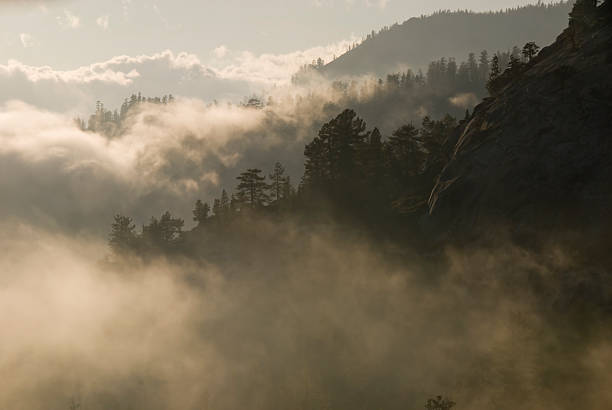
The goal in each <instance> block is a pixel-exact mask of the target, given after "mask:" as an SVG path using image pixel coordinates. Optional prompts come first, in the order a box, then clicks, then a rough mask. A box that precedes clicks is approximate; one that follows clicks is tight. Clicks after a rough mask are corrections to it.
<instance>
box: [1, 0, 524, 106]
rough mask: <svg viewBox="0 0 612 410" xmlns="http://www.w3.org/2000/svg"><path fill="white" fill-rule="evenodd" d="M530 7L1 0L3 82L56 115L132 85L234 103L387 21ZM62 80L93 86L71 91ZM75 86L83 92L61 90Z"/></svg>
mask: <svg viewBox="0 0 612 410" xmlns="http://www.w3.org/2000/svg"><path fill="white" fill-rule="evenodd" d="M527 3H529V1H528V0H487V1H485V0H463V1H461V3H460V4H459V3H458V2H457V0H411V1H407V0H260V1H248V2H246V1H238V0H173V1H170V0H158V1H154V2H151V1H143V0H107V1H104V2H93V1H84V0H50V1H44V0H40V1H39V0H0V7H1V10H0V84H2V85H3V89H5V90H8V91H7V95H5V99H23V100H25V101H26V102H30V103H33V104H36V105H39V106H42V107H44V108H50V105H51V104H55V105H56V107H54V108H56V109H57V110H60V111H80V110H83V109H84V106H85V105H87V104H91V100H92V99H95V98H104V99H107V100H109V103H111V104H113V105H116V104H117V103H118V102H120V101H121V99H122V98H123V96H125V95H126V94H128V93H130V92H134V91H136V90H137V89H138V91H143V92H144V93H146V94H147V95H151V94H156V95H161V94H165V93H169V92H174V93H175V94H180V93H181V92H182V91H185V92H186V91H193V90H194V89H197V91H198V93H199V94H198V97H204V95H206V96H207V97H208V100H210V101H212V100H213V99H225V100H236V99H238V98H239V97H240V96H244V95H246V94H250V93H252V94H255V93H257V92H259V91H260V90H261V89H262V88H263V87H270V86H275V85H279V84H282V83H284V82H287V81H288V80H289V78H290V76H291V74H292V73H294V72H295V71H296V70H297V68H299V66H300V65H302V64H305V63H307V62H310V61H312V60H313V59H315V58H318V57H322V58H324V59H325V60H326V61H329V60H330V59H331V58H332V56H333V55H339V54H342V53H343V52H344V51H346V49H347V47H348V45H349V44H350V43H351V42H353V41H356V40H359V39H361V38H362V37H363V36H364V35H365V34H367V33H369V32H371V31H372V30H378V29H380V28H381V27H383V26H385V25H391V24H393V23H395V22H402V21H404V20H406V19H408V18H410V17H413V16H419V15H422V14H428V13H431V12H433V11H436V10H440V9H458V8H461V9H472V10H477V11H480V10H492V9H502V8H506V7H513V6H517V5H523V4H527ZM145 72H148V75H146V76H145V74H144V73H145ZM195 77H198V79H199V81H197V84H195V83H194V81H193V80H194V78H195ZM3 79H4V80H7V81H3ZM8 80H10V81H8ZM200 80H201V81H200ZM45 82H47V83H48V84H42V83H45ZM5 83H6V84H5ZM60 83H72V84H80V85H83V84H85V85H87V87H85V88H86V89H83V87H81V88H79V89H77V90H73V89H70V90H64V89H62V87H59V88H58V84H60ZM102 84H103V85H105V86H104V87H103V86H102ZM160 85H161V86H160ZM130 86H131V87H130ZM51 89H53V90H51ZM53 91H55V93H54V92H53ZM92 93H99V95H98V96H96V97H93V96H91V94H92ZM54 94H59V95H60V96H61V97H62V98H61V101H57V99H55V98H54V97H53V95H54ZM72 94H75V95H76V94H78V95H81V96H88V97H87V98H85V97H83V98H80V99H78V101H77V99H71V98H68V97H66V95H68V96H70V95H72ZM21 96H23V97H22V98H20V97H21Z"/></svg>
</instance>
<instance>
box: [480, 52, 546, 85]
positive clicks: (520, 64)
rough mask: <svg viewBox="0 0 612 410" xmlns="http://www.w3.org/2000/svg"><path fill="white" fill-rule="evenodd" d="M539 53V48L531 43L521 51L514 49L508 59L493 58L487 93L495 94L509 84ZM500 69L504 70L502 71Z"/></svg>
mask: <svg viewBox="0 0 612 410" xmlns="http://www.w3.org/2000/svg"><path fill="white" fill-rule="evenodd" d="M539 52H540V47H539V46H538V45H537V44H536V43H535V42H533V41H530V42H528V43H526V44H525V45H524V46H523V49H522V50H519V49H518V48H516V47H515V48H514V49H513V50H512V53H511V54H509V55H508V59H507V60H506V59H505V58H501V57H500V56H497V55H496V56H494V57H493V61H492V62H491V70H490V73H489V79H488V82H487V89H488V90H489V93H491V94H495V93H497V92H499V90H501V89H502V88H503V87H504V86H506V85H508V84H510V83H511V82H512V80H514V79H515V78H517V77H518V76H519V75H520V74H521V73H522V72H523V71H525V70H526V69H527V68H528V67H529V66H530V65H531V64H532V63H533V60H534V59H535V57H536V56H537V55H538V53H539ZM502 68H504V69H503V70H502Z"/></svg>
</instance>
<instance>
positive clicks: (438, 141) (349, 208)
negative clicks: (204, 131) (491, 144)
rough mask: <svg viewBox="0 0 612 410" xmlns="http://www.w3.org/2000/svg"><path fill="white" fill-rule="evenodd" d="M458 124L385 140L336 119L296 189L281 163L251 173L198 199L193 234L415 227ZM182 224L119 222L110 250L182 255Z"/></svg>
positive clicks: (436, 123) (350, 118)
mask: <svg viewBox="0 0 612 410" xmlns="http://www.w3.org/2000/svg"><path fill="white" fill-rule="evenodd" d="M457 125H458V122H457V120H456V119H455V118H453V117H451V116H446V117H444V118H443V119H441V120H432V119H430V118H429V117H426V118H425V119H424V120H423V122H422V124H421V126H420V127H416V126H414V125H412V124H407V125H404V126H402V127H400V128H399V129H397V130H396V131H395V132H393V133H392V134H391V135H389V136H388V137H383V135H382V134H381V133H380V131H379V130H378V129H377V128H374V129H371V130H368V129H367V125H366V123H365V121H363V119H361V118H359V117H358V116H357V114H356V113H355V111H353V110H349V109H347V110H345V111H343V112H342V113H341V114H340V115H338V116H337V117H336V118H334V119H332V120H331V121H329V122H328V123H326V124H325V125H323V127H322V128H321V130H320V131H319V133H318V135H317V136H316V137H315V138H314V139H313V140H312V142H310V143H309V144H308V145H306V147H305V150H304V155H305V173H304V176H303V178H302V180H301V181H300V183H299V184H297V187H296V186H294V185H293V183H292V181H291V179H290V177H289V176H288V175H286V174H285V168H284V167H283V166H282V165H281V164H280V163H276V164H275V165H274V166H273V167H272V169H271V171H270V172H269V173H268V174H267V175H266V174H264V172H263V171H262V170H260V169H255V168H251V169H247V170H245V171H244V172H242V173H240V174H239V175H238V176H237V177H236V180H237V182H236V186H235V187H234V189H233V190H232V191H231V192H230V191H228V190H226V189H223V190H222V192H221V195H220V197H219V198H217V199H215V200H214V201H213V202H212V203H208V202H203V201H201V200H198V201H197V202H196V203H195V205H194V209H193V220H194V221H195V222H196V223H197V227H196V228H195V229H194V230H193V231H191V232H189V233H190V234H191V235H194V234H197V233H198V232H202V231H206V230H213V231H215V232H218V233H220V234H221V235H222V231H223V229H224V227H227V226H229V225H232V224H235V223H238V224H241V223H248V221H249V220H252V218H262V217H292V218H296V219H299V218H301V217H306V218H307V219H308V220H312V218H313V217H316V216H321V215H327V216H332V217H333V218H334V219H339V220H340V219H344V220H346V221H351V222H353V221H357V220H358V221H361V223H364V224H365V225H370V226H378V225H380V224H394V223H397V222H398V221H402V223H410V221H416V220H417V219H418V218H419V216H420V215H423V214H424V212H425V211H426V209H427V199H428V196H429V192H430V191H431V189H432V187H433V185H434V183H435V179H436V176H437V175H438V174H439V172H440V171H441V169H442V167H443V166H444V165H445V164H446V162H447V161H448V159H449V158H450V155H451V148H452V146H453V140H454V139H453V138H454V136H455V135H456V128H457ZM184 226H185V221H184V220H183V219H180V218H176V217H174V216H172V215H171V214H170V213H169V212H165V213H164V214H162V215H161V216H160V217H159V218H156V217H153V218H151V219H150V221H149V222H148V223H147V224H144V225H143V226H142V229H141V230H140V231H138V230H137V229H136V225H135V224H134V221H133V220H132V218H130V217H128V216H123V215H116V216H115V219H114V221H113V224H112V227H111V233H110V246H111V248H112V249H113V251H114V252H115V253H117V254H125V253H135V254H139V255H146V254H148V253H150V252H152V253H155V254H157V253H159V252H160V251H163V252H181V250H182V245H183V243H184V238H185V234H186V233H185V232H184V231H183V228H184Z"/></svg>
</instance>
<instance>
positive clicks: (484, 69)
mask: <svg viewBox="0 0 612 410" xmlns="http://www.w3.org/2000/svg"><path fill="white" fill-rule="evenodd" d="M489 70H490V62H489V53H488V52H487V50H482V52H481V53H480V58H479V60H478V71H479V74H480V78H479V81H481V84H484V83H486V81H487V80H488V77H489Z"/></svg>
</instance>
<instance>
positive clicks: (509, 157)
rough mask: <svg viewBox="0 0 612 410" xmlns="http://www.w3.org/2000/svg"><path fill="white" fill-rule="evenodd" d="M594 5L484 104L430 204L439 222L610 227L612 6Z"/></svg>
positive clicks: (459, 228)
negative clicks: (508, 222) (502, 222)
mask: <svg viewBox="0 0 612 410" xmlns="http://www.w3.org/2000/svg"><path fill="white" fill-rule="evenodd" d="M584 4H585V6H584V7H582V9H581V10H578V9H577V10H576V11H575V12H574V17H573V18H572V21H570V26H569V28H567V29H566V30H565V31H564V32H563V33H562V34H561V35H560V36H559V37H558V39H557V41H556V42H555V43H554V44H552V45H551V46H550V47H547V48H545V49H543V50H542V51H541V52H540V54H539V55H538V56H537V57H536V58H535V59H534V60H532V62H531V63H529V64H526V65H522V66H520V67H519V68H518V69H517V70H516V71H515V72H506V73H505V74H504V75H503V76H502V77H500V80H499V81H498V82H497V84H496V87H495V89H494V90H493V94H494V96H493V97H491V98H488V99H486V100H485V101H484V102H483V103H481V104H480V105H479V106H477V107H476V109H475V111H474V113H473V115H472V117H471V118H470V120H469V123H468V124H467V125H466V126H465V129H464V130H463V132H462V134H461V136H460V137H459V139H458V141H457V143H456V146H455V149H454V154H453V155H452V158H451V160H450V163H449V164H448V165H447V166H446V168H445V169H444V170H443V172H442V174H441V176H440V178H439V180H438V182H437V185H436V186H435V188H434V190H433V192H432V195H431V198H430V201H429V205H430V215H431V219H432V220H433V221H434V222H436V224H437V226H438V227H442V228H443V229H444V230H447V231H448V230H451V231H454V232H465V231H469V232H474V231H479V229H478V228H481V227H487V226H490V225H489V222H491V221H499V220H503V221H511V222H512V223H513V226H514V227H515V228H517V227H523V228H527V229H535V230H538V229H540V230H541V229H548V228H551V227H554V228H555V229H557V230H562V229H567V230H574V231H577V232H580V235H582V236H583V237H584V238H597V237H599V236H598V235H600V234H602V233H604V235H605V232H609V230H606V229H604V228H605V227H606V226H607V227H612V225H611V224H610V222H611V221H612V207H611V204H612V184H611V183H610V181H612V17H611V10H612V4H611V2H610V1H607V3H605V4H604V5H601V6H599V8H598V9H595V8H594V7H595V6H593V5H592V3H589V2H584ZM589 4H591V5H589ZM475 228H476V230H475ZM585 233H588V235H585ZM599 238H600V239H601V237H599ZM608 239H609V238H608Z"/></svg>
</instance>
